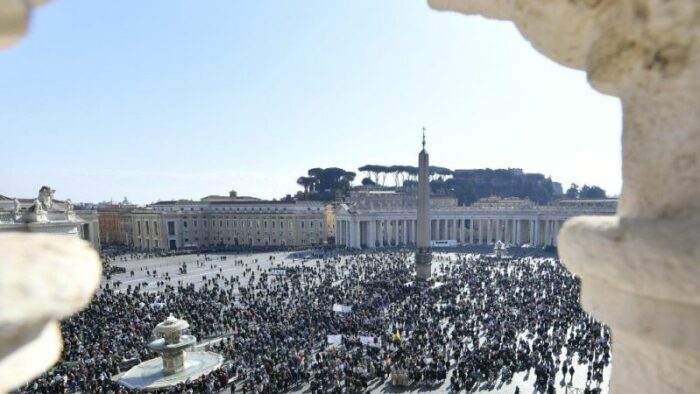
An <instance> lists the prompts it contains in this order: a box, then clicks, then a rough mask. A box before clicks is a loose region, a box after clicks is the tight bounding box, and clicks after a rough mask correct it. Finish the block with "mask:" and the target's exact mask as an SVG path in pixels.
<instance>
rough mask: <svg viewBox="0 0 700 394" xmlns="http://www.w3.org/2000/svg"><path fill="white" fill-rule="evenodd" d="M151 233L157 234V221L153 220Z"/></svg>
mask: <svg viewBox="0 0 700 394" xmlns="http://www.w3.org/2000/svg"><path fill="white" fill-rule="evenodd" d="M153 233H154V234H155V235H158V222H153Z"/></svg>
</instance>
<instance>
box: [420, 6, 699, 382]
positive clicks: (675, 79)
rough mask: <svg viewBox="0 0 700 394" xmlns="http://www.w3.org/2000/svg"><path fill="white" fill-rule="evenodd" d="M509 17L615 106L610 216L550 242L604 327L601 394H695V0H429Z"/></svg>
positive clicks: (579, 222) (584, 222)
mask: <svg viewBox="0 0 700 394" xmlns="http://www.w3.org/2000/svg"><path fill="white" fill-rule="evenodd" d="M428 1H429V3H430V5H431V6H432V7H433V8H436V9H442V10H454V11H460V12H463V13H466V14H481V15H484V16H486V17H490V18H497V19H507V20H512V21H513V22H514V23H515V25H516V27H517V28H518V29H519V30H520V32H521V33H522V34H523V36H524V37H525V38H526V39H528V40H529V41H530V43H532V46H533V47H534V48H535V49H537V50H538V51H540V52H542V53H543V54H544V55H545V56H547V57H549V58H551V59H553V60H554V61H556V62H558V63H560V64H563V65H565V66H569V67H574V68H577V69H581V70H584V71H586V73H587V75H588V80H589V82H590V83H591V85H592V86H593V87H594V88H595V89H597V90H599V91H600V92H603V93H606V94H610V95H614V96H617V97H619V98H620V99H621V101H622V107H623V116H624V129H623V137H622V145H623V152H622V159H623V160H622V161H623V164H622V167H623V168H622V173H623V188H622V195H621V198H620V204H619V206H618V212H617V216H616V217H579V218H574V219H571V220H569V221H567V222H566V224H565V225H564V227H563V228H562V230H561V232H560V235H559V251H560V253H561V257H562V260H563V261H564V262H565V263H566V264H567V266H568V267H569V268H570V269H571V270H572V271H573V272H575V273H577V274H578V275H580V276H581V277H582V290H581V303H582V304H583V306H584V307H585V308H586V310H587V311H588V312H590V313H592V314H593V315H594V316H595V317H596V318H599V319H601V320H603V321H604V322H605V323H607V324H608V325H609V326H610V327H611V328H612V332H613V338H614V351H615V353H614V354H615V356H614V362H613V368H612V378H611V386H610V387H611V392H613V393H618V394H620V393H621V394H626V393H641V394H646V393H649V394H652V393H653V394H656V393H696V392H697V390H698V387H700V110H699V108H700V56H698V55H699V54H700V53H699V51H698V43H699V42H700V41H699V40H698V38H700V37H699V34H698V33H699V31H700V29H699V27H700V16H699V15H700V2H698V1H691V0H685V1H682V0H676V1H669V0H636V1H632V0H629V1H623V0H428Z"/></svg>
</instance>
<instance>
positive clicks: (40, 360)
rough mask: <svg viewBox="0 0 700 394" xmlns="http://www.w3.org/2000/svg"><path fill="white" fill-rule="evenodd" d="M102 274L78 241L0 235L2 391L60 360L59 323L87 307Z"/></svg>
mask: <svg viewBox="0 0 700 394" xmlns="http://www.w3.org/2000/svg"><path fill="white" fill-rule="evenodd" d="M100 271H101V264H100V260H99V256H98V255H97V253H96V252H95V250H94V249H93V248H92V247H91V246H90V244H89V243H87V242H85V241H82V240H80V239H78V238H74V237H68V236H65V235H47V234H18V233H6V234H0V393H7V392H8V391H9V390H12V389H14V388H16V387H18V386H20V385H21V384H23V383H25V382H27V381H28V380H30V379H32V378H34V377H36V376H38V375H40V374H41V373H42V372H44V371H45V370H46V369H48V368H49V367H51V366H52V365H53V364H54V363H55V362H56V361H58V358H59V356H60V355H61V348H62V345H63V340H62V339H61V332H60V330H59V323H58V321H59V320H60V319H62V318H64V317H66V316H68V315H70V314H72V313H75V312H77V311H78V310H79V309H80V308H82V307H83V306H85V305H87V303H88V302H89V301H90V299H91V298H92V295H93V293H94V292H95V289H96V288H97V286H98V284H99V281H100Z"/></svg>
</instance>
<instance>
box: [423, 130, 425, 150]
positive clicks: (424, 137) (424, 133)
mask: <svg viewBox="0 0 700 394" xmlns="http://www.w3.org/2000/svg"><path fill="white" fill-rule="evenodd" d="M423 150H425V127H423Z"/></svg>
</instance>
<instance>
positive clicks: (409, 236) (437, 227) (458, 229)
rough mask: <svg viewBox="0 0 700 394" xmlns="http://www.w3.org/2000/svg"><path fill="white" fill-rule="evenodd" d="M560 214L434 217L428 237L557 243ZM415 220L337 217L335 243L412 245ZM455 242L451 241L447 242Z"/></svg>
mask: <svg viewBox="0 0 700 394" xmlns="http://www.w3.org/2000/svg"><path fill="white" fill-rule="evenodd" d="M565 220H566V218H563V217H492V216H484V217H449V218H445V217H437V218H434V219H432V220H431V221H430V240H431V241H448V242H447V243H446V244H449V245H454V244H457V245H468V244H493V243H495V242H497V241H501V242H504V243H506V244H510V245H518V246H520V245H524V244H529V245H531V246H557V234H558V233H559V228H560V227H561V226H562V224H563V222H564V221H565ZM416 224H417V222H416V220H415V219H410V218H379V219H374V218H368V219H367V220H365V219H363V218H361V217H351V218H349V219H344V218H338V219H337V220H336V237H335V243H336V245H338V246H346V247H350V248H370V249H371V248H377V247H378V248H381V247H388V246H411V245H415V242H416ZM449 241H454V242H449Z"/></svg>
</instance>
